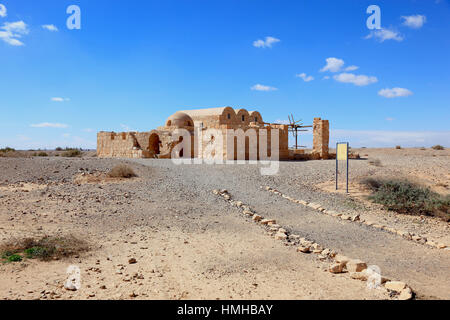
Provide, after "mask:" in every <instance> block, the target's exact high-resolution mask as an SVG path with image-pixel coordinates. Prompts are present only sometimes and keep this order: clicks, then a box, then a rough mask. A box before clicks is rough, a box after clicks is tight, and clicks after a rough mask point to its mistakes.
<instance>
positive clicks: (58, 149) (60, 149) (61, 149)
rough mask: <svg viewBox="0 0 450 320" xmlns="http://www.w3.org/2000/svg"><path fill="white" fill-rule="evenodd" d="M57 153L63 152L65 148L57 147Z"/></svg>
mask: <svg viewBox="0 0 450 320" xmlns="http://www.w3.org/2000/svg"><path fill="white" fill-rule="evenodd" d="M55 151H63V148H61V147H56V148H55Z"/></svg>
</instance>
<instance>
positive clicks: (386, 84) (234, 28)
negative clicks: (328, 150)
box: [0, 0, 450, 149]
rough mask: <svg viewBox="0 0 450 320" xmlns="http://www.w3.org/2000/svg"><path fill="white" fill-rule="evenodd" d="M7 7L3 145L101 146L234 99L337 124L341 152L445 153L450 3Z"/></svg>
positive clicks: (242, 1) (2, 22)
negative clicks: (116, 135)
mask: <svg viewBox="0 0 450 320" xmlns="http://www.w3.org/2000/svg"><path fill="white" fill-rule="evenodd" d="M0 4H2V5H3V6H1V5H0V61H1V64H0V111H1V114H2V117H1V118H0V147H4V146H7V145H8V146H11V147H15V148H25V149H28V148H53V147H56V146H62V147H65V146H73V147H84V148H95V145H96V132H97V131H100V130H104V131H110V130H111V131H112V130H114V131H123V130H136V131H148V130H151V129H153V128H156V127H157V126H160V125H162V124H163V123H164V121H165V119H166V118H167V117H169V116H170V115H171V114H172V113H174V112H176V111H177V110H183V109H190V108H203V107H218V106H226V105H229V106H232V107H236V108H238V107H243V108H246V109H248V110H258V111H260V112H261V113H262V115H263V118H264V120H266V121H276V120H281V121H283V120H287V115H288V114H290V113H293V114H294V116H295V117H296V118H297V119H303V120H304V122H305V124H311V123H312V120H313V118H314V117H322V118H325V119H329V120H330V123H331V129H332V134H331V143H332V144H333V143H334V142H335V141H336V140H340V141H350V143H351V145H352V146H354V147H358V146H367V147H373V146H395V145H398V144H400V145H402V146H405V147H406V146H418V147H421V146H430V145H433V144H437V143H439V144H443V145H446V146H448V147H450V128H449V119H450V111H449V110H450V59H449V56H450V55H449V53H450V37H449V35H450V2H449V1H448V0H440V1H439V0H423V1H419V0H416V1H412V0H404V1H403V0H396V1H363V0H360V1H357V0H353V1H350V0H343V1H331V0H329V1H323V0H315V1H300V0H298V1H282V0H274V1H269V0H265V1H256V0H253V1H250V0H222V1H218V0H217V1H215V0H191V1H187V0H185V1H181V0H179V1H171V0H164V1H161V0H158V1H150V0H149V1H139V0H129V1H113V0H109V1H106V0H82V1H76V0H72V1H65V0H58V1H55V0H40V1H32V0H0ZM72 4H74V5H78V6H79V7H80V9H81V29H80V30H69V29H68V28H67V27H66V20H67V18H68V17H69V15H68V14H67V13H66V9H67V7H68V6H69V5H72ZM372 4H376V5H378V6H379V7H380V9H381V27H382V29H380V30H369V29H368V28H367V26H366V20H367V18H368V17H369V16H370V15H369V14H367V13H366V9H367V7H368V6H369V5H372ZM327 59H328V60H327ZM356 67H357V68H356ZM301 139H302V140H301V141H302V144H306V145H310V142H311V136H310V135H305V136H303V137H302V138H301Z"/></svg>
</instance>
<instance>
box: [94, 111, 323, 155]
mask: <svg viewBox="0 0 450 320" xmlns="http://www.w3.org/2000/svg"><path fill="white" fill-rule="evenodd" d="M275 129H276V130H275ZM313 135H314V137H313V144H314V146H313V150H312V153H310V154H305V153H304V150H293V149H289V125H284V124H270V123H265V122H264V121H263V118H262V116H261V114H260V113H259V112H258V111H247V110H245V109H233V108H231V107H222V108H211V109H197V110H184V111H178V112H176V113H174V114H173V115H171V116H170V117H169V118H168V119H167V120H166V123H165V125H164V126H161V127H158V128H157V129H155V130H152V131H148V132H121V133H116V132H104V131H102V132H99V133H98V134H97V155H98V157H102V158H108V157H118V158H165V159H167V158H172V157H173V155H174V154H176V155H177V156H180V157H191V158H211V157H212V158H213V157H215V156H217V155H219V156H221V157H222V159H224V160H249V159H250V160H257V159H258V160H259V159H262V158H264V159H270V157H271V156H272V153H274V152H276V153H277V156H278V157H279V159H280V160H290V159H296V158H299V157H300V158H314V159H326V158H327V157H328V142H329V123H328V120H321V119H320V118H315V119H314V124H313ZM181 146H182V147H181ZM175 151H176V152H175ZM174 152H175V153H174Z"/></svg>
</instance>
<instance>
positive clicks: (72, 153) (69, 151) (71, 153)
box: [62, 149, 82, 158]
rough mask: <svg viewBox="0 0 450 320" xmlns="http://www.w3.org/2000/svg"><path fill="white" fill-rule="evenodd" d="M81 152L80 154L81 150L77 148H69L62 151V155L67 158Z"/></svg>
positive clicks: (79, 154)
mask: <svg viewBox="0 0 450 320" xmlns="http://www.w3.org/2000/svg"><path fill="white" fill-rule="evenodd" d="M81 154H82V153H81V151H80V150H78V149H69V150H67V151H65V152H63V154H62V156H63V157H68V158H75V157H80V156H81Z"/></svg>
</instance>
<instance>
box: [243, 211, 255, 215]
mask: <svg viewBox="0 0 450 320" xmlns="http://www.w3.org/2000/svg"><path fill="white" fill-rule="evenodd" d="M242 213H243V214H246V215H248V216H253V212H251V211H250V210H244V211H243V212H242Z"/></svg>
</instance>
